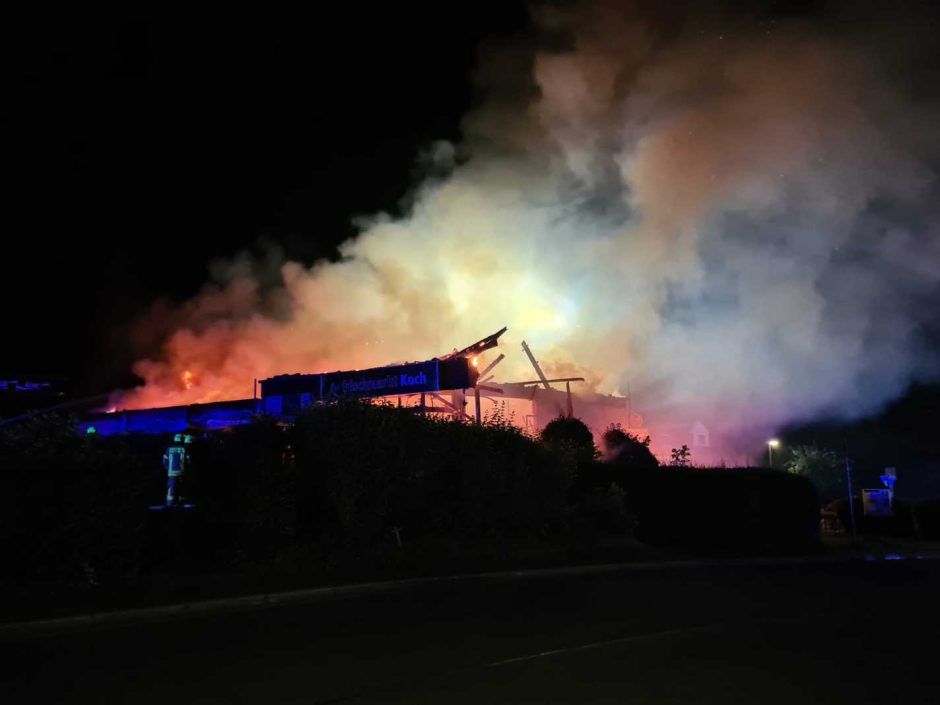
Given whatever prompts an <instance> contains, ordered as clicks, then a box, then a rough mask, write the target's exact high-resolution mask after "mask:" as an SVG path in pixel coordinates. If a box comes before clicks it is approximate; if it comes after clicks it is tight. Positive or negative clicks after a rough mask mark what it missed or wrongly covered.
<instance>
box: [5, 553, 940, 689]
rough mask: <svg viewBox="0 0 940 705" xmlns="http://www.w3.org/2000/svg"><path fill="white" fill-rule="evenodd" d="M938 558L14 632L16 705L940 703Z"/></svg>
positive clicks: (401, 592)
mask: <svg viewBox="0 0 940 705" xmlns="http://www.w3.org/2000/svg"><path fill="white" fill-rule="evenodd" d="M938 596H940V562H936V561H930V562H928V561H918V562H913V561H895V562H885V561H879V562H859V563H853V564H845V563H843V564H826V565H822V564H809V565H783V566H734V567H729V566H723V567H712V568H695V569H688V568H685V569H657V570H647V571H642V572H631V571H622V572H607V573H589V574H582V575H564V576H558V575H555V576H549V577H545V576H541V577H524V578H513V577H506V578H477V579H471V580H464V581H452V582H446V581H445V582H437V583H432V584H427V585H421V586H413V587H409V588H403V589H398V590H394V591H386V592H381V593H376V594H366V595H358V596H351V597H346V598H331V599H324V600H321V601H319V602H316V603H313V604H306V605H294V606H290V607H286V606H285V607H272V608H266V609H258V610H255V611H248V612H238V613H231V614H226V615H213V616H205V617H193V618H189V619H185V620H182V619H180V620H176V621H167V622H163V623H158V624H139V625H135V626H122V627H111V628H99V629H97V630H93V631H83V632H76V631H73V632H63V633H46V634H42V635H38V634H37V635H32V636H26V635H18V636H13V635H10V634H7V635H6V636H2V637H0V664H2V665H0V672H2V679H0V681H2V683H3V697H2V701H3V702H5V703H46V702H55V703H65V702H69V703H74V702H83V703H84V702H88V703H123V702H127V703H161V704H162V705H165V704H166V703H305V704H306V705H314V704H316V703H346V702H350V703H424V702H433V703H494V702H500V703H694V704H696V705H700V704H702V703H722V704H723V705H727V704H729V703H788V704H792V703H851V704H852V705H858V704H859V703H905V704H908V703H921V702H923V703H928V702H929V703H936V702H938V701H940V668H938V666H937V661H936V649H937V644H938V636H940V597H938Z"/></svg>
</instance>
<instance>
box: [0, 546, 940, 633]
mask: <svg viewBox="0 0 940 705" xmlns="http://www.w3.org/2000/svg"><path fill="white" fill-rule="evenodd" d="M889 555H890V556H891V557H888V556H874V555H873V554H865V555H842V556H832V555H823V556H818V555H813V556H795V557H786V558H727V559H708V560H679V561H650V562H643V563H604V564H598V565H582V566H563V567H558V568H533V569H526V570H506V571H495V572H486V573H464V574H457V575H444V576H431V577H423V578H405V579H401V580H385V581H378V582H370V583H353V584H350V585H333V586H326V587H318V588H304V589H300V590H288V591H283V592H272V593H259V594H253V595H239V596H237V597H228V598H219V599H212V600H198V601H193V602H182V603H176V604H171V605H158V606H154V607H140V608H134V609H127V610H113V611H106V612H93V613H89V614H81V615H73V616H69V617H57V618H52V619H38V620H30V621H25V622H11V623H8V624H0V638H3V637H8V636H27V635H39V634H44V633H55V632H63V631H76V630H82V629H90V628H96V627H110V626H125V625H133V624H140V623H147V622H163V621H169V620H172V619H185V618H188V617H195V616H208V615H213V614H224V613H227V612H236V611H245V610H252V609H259V608H266V607H277V606H281V605H296V604H309V603H314V602H318V601H321V600H324V599H331V598H343V597H354V596H357V595H366V594H370V593H376V592H388V591H392V590H397V589H402V588H409V587H417V586H421V585H432V584H434V583H446V582H451V583H453V582H463V581H468V582H469V581H472V580H516V579H536V578H551V577H560V576H565V575H598V574H604V573H631V572H637V573H640V572H650V571H657V570H658V571H668V570H688V569H695V568H720V567H744V566H753V567H761V566H787V565H815V564H830V563H832V564H834V563H861V562H867V561H873V560H938V559H940V556H924V555H915V556H895V554H889Z"/></svg>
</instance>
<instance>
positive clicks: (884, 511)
mask: <svg viewBox="0 0 940 705" xmlns="http://www.w3.org/2000/svg"><path fill="white" fill-rule="evenodd" d="M862 509H863V510H864V513H865V516H867V517H889V516H893V514H894V510H893V508H892V506H891V490H862Z"/></svg>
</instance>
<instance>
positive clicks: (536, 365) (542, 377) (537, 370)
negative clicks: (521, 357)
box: [522, 340, 552, 389]
mask: <svg viewBox="0 0 940 705" xmlns="http://www.w3.org/2000/svg"><path fill="white" fill-rule="evenodd" d="M522 349H523V350H525V354H526V355H527V356H528V358H529V362H531V363H532V367H534V368H535V374H537V375H538V376H539V380H541V382H542V386H543V387H545V389H551V388H552V387H551V385H550V384H549V383H548V380H547V379H545V373H544V372H542V368H541V367H539V363H538V360H536V359H535V355H533V354H532V351H531V350H529V346H528V345H526V342H525V341H524V340H523V341H522Z"/></svg>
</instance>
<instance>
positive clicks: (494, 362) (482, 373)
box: [480, 353, 506, 379]
mask: <svg viewBox="0 0 940 705" xmlns="http://www.w3.org/2000/svg"><path fill="white" fill-rule="evenodd" d="M505 359H506V356H505V355H503V354H502V353H500V354H499V357H497V358H496V359H495V360H493V361H492V362H491V363H490V364H488V365H487V366H486V367H484V368H483V371H482V372H481V373H480V378H481V379H482V378H484V377H486V375H487V373H489V372H490V371H491V370H492V369H493V368H494V367H496V365H498V364H499V363H501V362H502V361H503V360H505Z"/></svg>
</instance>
